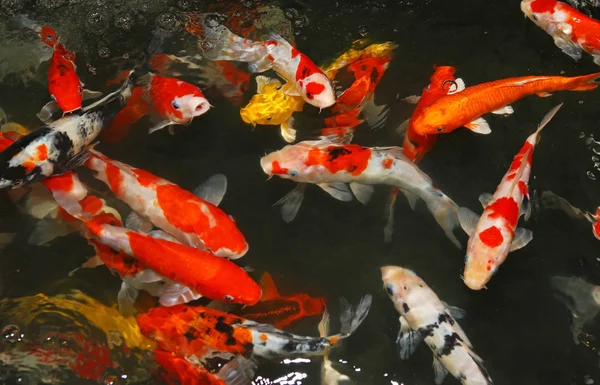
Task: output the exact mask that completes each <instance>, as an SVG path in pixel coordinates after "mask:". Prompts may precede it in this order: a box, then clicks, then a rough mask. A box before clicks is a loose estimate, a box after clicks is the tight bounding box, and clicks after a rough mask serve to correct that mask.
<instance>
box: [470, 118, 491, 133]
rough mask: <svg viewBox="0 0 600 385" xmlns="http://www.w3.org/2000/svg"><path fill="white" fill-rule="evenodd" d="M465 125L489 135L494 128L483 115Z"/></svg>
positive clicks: (474, 130) (476, 131)
mask: <svg viewBox="0 0 600 385" xmlns="http://www.w3.org/2000/svg"><path fill="white" fill-rule="evenodd" d="M465 127H467V128H468V129H469V130H471V131H473V132H475V133H477V134H483V135H487V134H489V133H490V132H492V129H491V128H490V125H489V124H488V122H486V121H485V119H484V118H481V117H479V118H477V119H475V120H474V121H472V122H471V123H467V124H465Z"/></svg>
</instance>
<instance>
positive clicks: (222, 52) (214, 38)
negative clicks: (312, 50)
mask: <svg viewBox="0 0 600 385" xmlns="http://www.w3.org/2000/svg"><path fill="white" fill-rule="evenodd" d="M202 26H203V29H204V35H205V39H204V40H202V41H199V45H200V48H201V49H202V51H203V56H204V57H205V58H207V59H209V60H234V61H241V62H248V63H250V64H249V66H248V68H249V69H250V71H251V72H264V71H267V70H269V69H273V70H274V71H275V72H276V73H277V74H278V75H279V76H281V77H282V78H283V79H285V81H286V82H287V83H289V84H292V85H294V87H290V89H289V90H288V94H289V95H294V96H297V95H299V96H302V98H303V99H304V101H305V102H307V103H308V104H311V105H313V106H315V107H317V108H321V109H322V108H326V107H330V106H332V105H333V104H334V103H335V93H334V92H333V87H332V86H331V82H330V81H329V79H328V78H327V76H326V75H325V73H323V71H322V70H321V69H320V68H319V67H318V66H317V65H316V64H315V63H313V61H312V60H310V59H309V58H308V56H306V55H304V54H303V53H301V52H300V51H298V50H297V49H296V48H294V47H292V45H291V44H290V43H288V42H287V41H286V40H285V39H283V38H282V37H281V36H279V35H277V34H275V33H270V34H269V36H268V40H267V41H265V42H260V41H252V40H248V39H244V38H242V37H240V36H237V35H235V34H234V33H233V32H231V31H230V30H229V29H227V27H225V26H224V25H221V24H220V22H219V16H218V15H216V14H205V15H204V20H203V22H202Z"/></svg>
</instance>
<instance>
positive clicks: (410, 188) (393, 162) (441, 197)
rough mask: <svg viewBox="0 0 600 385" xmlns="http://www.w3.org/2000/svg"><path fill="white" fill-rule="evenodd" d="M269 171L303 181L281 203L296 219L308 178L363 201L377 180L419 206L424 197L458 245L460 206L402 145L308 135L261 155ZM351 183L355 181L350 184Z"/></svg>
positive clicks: (334, 193) (345, 198)
mask: <svg viewBox="0 0 600 385" xmlns="http://www.w3.org/2000/svg"><path fill="white" fill-rule="evenodd" d="M260 164H261V167H262V169H263V171H264V172H265V173H266V174H267V175H269V176H271V175H277V176H279V177H281V178H284V179H290V180H293V181H295V182H298V183H299V185H298V187H297V188H296V189H295V190H293V191H292V192H291V193H289V194H288V195H286V196H285V197H284V198H283V199H282V200H280V201H279V202H278V203H280V204H282V205H283V206H282V216H283V219H284V220H285V221H286V222H290V221H291V220H293V219H294V217H295V216H296V214H297V212H298V209H299V208H300V204H301V203H302V199H303V196H304V188H305V186H306V184H307V183H311V184H316V185H317V186H319V187H320V188H322V189H323V190H325V191H326V192H327V193H328V194H330V195H331V196H332V197H334V198H336V199H338V200H341V201H351V200H352V197H353V194H354V196H356V198H357V199H358V200H359V201H360V202H361V203H366V202H368V201H369V199H370V197H371V195H372V193H373V190H374V188H373V186H372V185H375V184H385V185H390V186H395V187H398V188H399V189H400V190H402V192H403V193H404V194H405V195H406V196H407V198H408V199H409V202H410V203H411V206H412V207H414V205H415V204H416V201H417V197H418V198H421V199H423V201H424V202H425V204H426V205H427V207H428V209H429V211H430V212H431V214H432V215H433V216H434V218H435V220H436V221H437V222H438V224H439V225H440V226H441V227H442V229H443V230H444V232H445V233H446V236H447V237H448V238H449V239H450V241H451V242H452V243H454V244H455V245H456V246H457V247H460V243H459V242H458V240H457V239H456V237H455V236H454V234H453V233H452V231H453V230H454V229H455V228H456V227H457V225H458V207H457V206H456V204H455V203H454V202H453V201H452V199H450V198H449V197H448V196H446V195H445V194H444V193H443V192H441V191H440V190H439V189H437V188H435V187H434V186H433V185H432V182H431V179H430V178H429V177H428V176H427V175H426V174H425V173H424V172H423V171H421V170H420V169H419V168H418V167H417V166H416V165H415V164H414V163H413V162H411V161H410V160H409V159H407V158H406V157H405V156H404V155H403V153H402V148H400V147H372V148H370V147H363V146H359V145H356V144H349V145H336V144H332V143H330V142H327V141H304V142H300V143H298V144H295V145H291V146H290V145H288V146H286V147H284V148H282V149H281V150H279V151H275V152H272V153H270V154H268V155H266V156H264V157H263V158H261V160H260ZM347 184H349V187H350V188H348V186H347Z"/></svg>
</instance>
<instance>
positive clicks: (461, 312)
mask: <svg viewBox="0 0 600 385" xmlns="http://www.w3.org/2000/svg"><path fill="white" fill-rule="evenodd" d="M442 304H443V305H444V306H445V307H446V309H447V310H448V313H450V315H451V316H452V318H455V319H463V318H465V317H466V316H467V311H466V310H465V309H461V308H459V307H457V306H452V305H448V303H447V302H445V301H442Z"/></svg>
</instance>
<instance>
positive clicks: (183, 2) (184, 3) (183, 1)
mask: <svg viewBox="0 0 600 385" xmlns="http://www.w3.org/2000/svg"><path fill="white" fill-rule="evenodd" d="M177 6H178V7H179V8H180V9H182V10H184V11H186V10H188V9H190V7H191V4H190V2H189V1H188V0H179V1H178V2H177Z"/></svg>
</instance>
